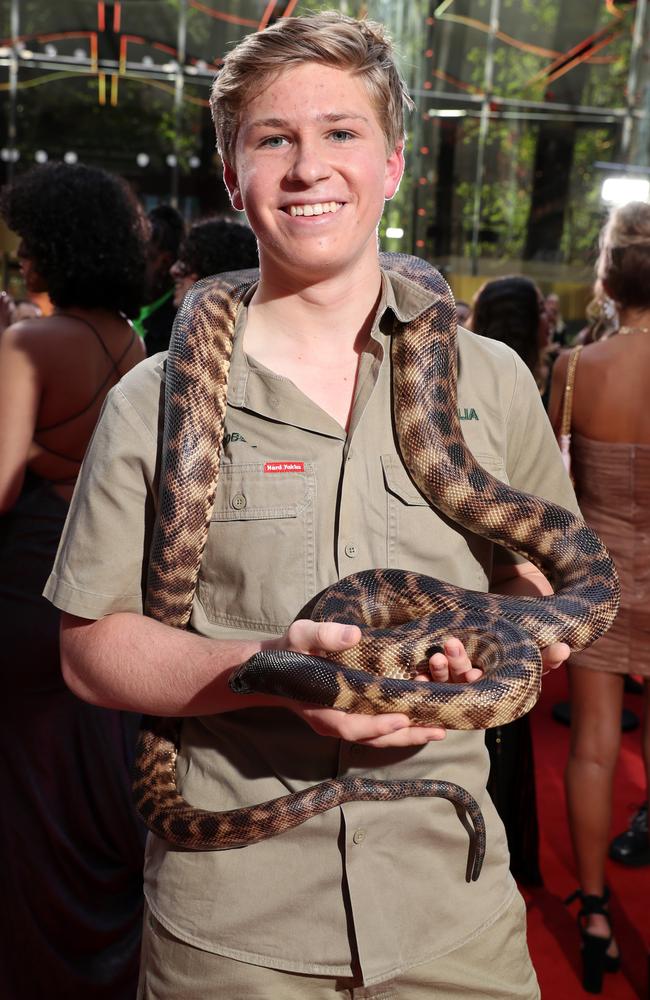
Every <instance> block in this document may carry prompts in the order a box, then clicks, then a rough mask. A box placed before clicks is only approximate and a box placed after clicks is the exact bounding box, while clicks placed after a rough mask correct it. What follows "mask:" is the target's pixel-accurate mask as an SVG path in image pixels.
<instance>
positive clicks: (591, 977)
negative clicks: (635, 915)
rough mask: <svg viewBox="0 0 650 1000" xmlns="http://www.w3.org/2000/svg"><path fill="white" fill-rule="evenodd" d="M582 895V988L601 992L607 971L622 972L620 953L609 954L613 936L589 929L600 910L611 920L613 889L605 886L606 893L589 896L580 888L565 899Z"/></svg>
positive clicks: (580, 924) (568, 899) (580, 922)
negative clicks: (588, 923)
mask: <svg viewBox="0 0 650 1000" xmlns="http://www.w3.org/2000/svg"><path fill="white" fill-rule="evenodd" d="M576 899H579V900H580V903H581V907H580V910H579V911H578V928H579V930H580V937H581V938H582V945H581V951H582V988H583V989H584V990H585V991H586V992H587V993H600V992H601V990H602V988H603V974H604V973H605V972H618V970H619V969H620V967H621V956H620V955H608V954H607V949H608V948H609V946H610V945H611V943H612V940H613V936H612V934H611V921H610V934H609V937H597V936H596V935H595V934H590V933H589V931H588V930H587V926H586V924H587V917H590V916H592V915H593V914H596V913H597V914H600V916H603V917H606V918H607V920H608V921H609V920H610V916H609V912H608V910H607V903H608V902H609V889H608V888H607V886H605V891H604V892H603V894H602V896H587V895H585V893H584V892H583V891H582V889H576V891H575V892H573V893H571V895H570V896H567V898H566V899H565V900H564V902H565V903H566V904H567V906H568V905H569V904H570V903H573V901H574V900H576Z"/></svg>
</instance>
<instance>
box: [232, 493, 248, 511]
mask: <svg viewBox="0 0 650 1000" xmlns="http://www.w3.org/2000/svg"><path fill="white" fill-rule="evenodd" d="M230 504H231V506H232V507H234V508H235V510H243V509H244V507H245V506H246V497H245V496H244V494H243V493H235V495H234V497H233V498H232V500H231V501H230Z"/></svg>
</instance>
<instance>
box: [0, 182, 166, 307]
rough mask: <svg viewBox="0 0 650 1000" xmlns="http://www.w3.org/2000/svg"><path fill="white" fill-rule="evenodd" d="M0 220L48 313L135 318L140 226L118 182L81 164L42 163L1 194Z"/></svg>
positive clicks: (130, 197)
mask: <svg viewBox="0 0 650 1000" xmlns="http://www.w3.org/2000/svg"><path fill="white" fill-rule="evenodd" d="M0 213H1V214H2V216H3V217H4V219H5V221H6V223H7V225H8V226H9V228H10V229H12V230H13V231H14V232H15V233H17V234H18V235H19V236H20V238H21V240H22V242H23V246H24V250H25V254H26V255H27V256H29V257H30V258H31V259H32V260H33V262H34V267H35V269H36V271H37V272H38V274H39V275H40V276H41V277H42V278H43V280H44V281H45V283H46V285H47V290H48V294H49V296H50V298H51V300H52V302H53V303H54V305H55V306H57V307H60V308H62V309H66V308H69V307H71V306H78V307H82V308H87V309H97V308H104V309H111V310H115V309H117V310H119V311H120V312H123V313H124V314H125V315H126V316H135V315H137V313H138V311H139V309H140V307H141V305H142V301H143V289H144V277H145V252H146V239H147V223H146V220H145V216H144V213H143V211H142V209H141V207H140V205H139V202H138V200H137V198H136V196H135V194H134V193H133V192H132V190H131V188H130V187H129V186H128V184H127V183H126V182H125V181H123V180H122V179H121V178H119V177H116V176H114V175H113V174H109V173H107V172H106V171H105V170H101V169H99V168H98V167H89V166H85V165H84V164H67V163H48V164H45V165H44V166H42V167H35V168H34V169H32V170H30V171H29V172H28V173H26V174H23V175H22V176H21V177H19V178H18V179H17V180H16V181H14V182H13V183H12V184H11V185H9V186H8V187H6V188H5V189H4V191H3V192H2V193H1V194H0Z"/></svg>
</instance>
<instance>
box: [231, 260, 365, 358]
mask: <svg viewBox="0 0 650 1000" xmlns="http://www.w3.org/2000/svg"><path fill="white" fill-rule="evenodd" d="M380 294H381V272H380V270H379V265H377V266H376V268H374V272H373V273H372V274H363V275H357V276H355V278H353V279H350V278H349V277H347V276H346V277H344V278H330V279H327V280H324V281H320V282H317V283H315V284H311V285H308V286H304V287H300V286H298V285H297V286H296V287H294V288H292V289H290V290H288V289H287V287H286V283H285V284H283V285H282V287H280V286H276V285H275V284H274V282H273V281H272V280H266V279H265V277H264V276H262V278H261V280H260V284H259V287H258V289H257V290H256V292H255V295H254V296H253V299H252V300H251V304H250V309H249V324H250V326H251V330H252V331H255V330H256V329H260V330H261V329H265V330H266V331H267V332H268V331H270V332H271V333H272V335H273V338H274V340H275V341H276V343H278V342H282V341H284V342H291V344H292V345H293V347H294V349H295V348H298V349H300V350H304V351H306V352H310V351H312V350H313V351H314V352H316V351H318V352H319V353H322V352H323V351H327V352H329V353H331V354H332V355H336V354H337V353H338V352H340V351H347V350H350V349H351V348H352V349H354V350H360V349H362V348H363V345H364V344H365V342H366V341H367V339H368V337H369V335H370V329H371V327H372V322H373V319H374V315H375V312H376V309H377V305H378V302H379V298H380ZM258 324H259V325H258ZM251 346H252V345H248V344H247V349H248V350H250V347H251Z"/></svg>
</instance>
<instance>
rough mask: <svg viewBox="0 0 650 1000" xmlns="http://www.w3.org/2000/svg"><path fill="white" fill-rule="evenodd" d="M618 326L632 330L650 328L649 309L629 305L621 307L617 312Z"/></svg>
mask: <svg viewBox="0 0 650 1000" xmlns="http://www.w3.org/2000/svg"><path fill="white" fill-rule="evenodd" d="M618 319H619V326H626V327H628V328H629V329H633V330H645V329H648V330H650V309H640V308H634V307H631V306H625V307H621V308H620V309H619V313H618Z"/></svg>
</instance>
